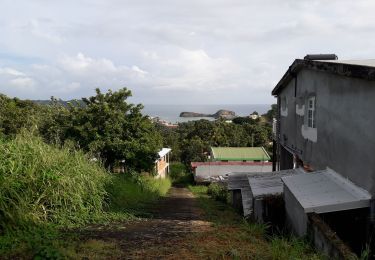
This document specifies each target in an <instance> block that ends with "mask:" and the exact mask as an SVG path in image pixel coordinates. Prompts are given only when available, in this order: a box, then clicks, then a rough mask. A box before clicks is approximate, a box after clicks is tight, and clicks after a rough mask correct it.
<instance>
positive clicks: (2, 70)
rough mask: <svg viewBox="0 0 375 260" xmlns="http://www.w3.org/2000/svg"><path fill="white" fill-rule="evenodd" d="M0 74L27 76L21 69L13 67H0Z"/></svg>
mask: <svg viewBox="0 0 375 260" xmlns="http://www.w3.org/2000/svg"><path fill="white" fill-rule="evenodd" d="M0 75H8V76H25V74H24V73H23V72H21V71H18V70H16V69H13V68H0Z"/></svg>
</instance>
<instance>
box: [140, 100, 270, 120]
mask: <svg viewBox="0 0 375 260" xmlns="http://www.w3.org/2000/svg"><path fill="white" fill-rule="evenodd" d="M270 108H271V105H270V104H240V105H144V109H143V113H144V114H146V115H149V116H151V117H159V118H160V119H163V120H165V121H167V122H171V123H177V122H187V121H192V120H199V119H202V118H200V117H179V115H180V113H181V112H196V113H205V114H214V113H216V112H217V111H218V110H220V109H225V110H230V111H234V112H235V113H236V115H237V116H248V115H250V114H251V113H252V112H254V111H257V112H258V113H259V114H264V113H266V112H267V111H268V110H269V109H270ZM204 119H208V120H214V119H213V118H210V117H208V118H207V117H205V118H204Z"/></svg>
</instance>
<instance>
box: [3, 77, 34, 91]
mask: <svg viewBox="0 0 375 260" xmlns="http://www.w3.org/2000/svg"><path fill="white" fill-rule="evenodd" d="M9 84H10V86H13V87H16V88H18V89H20V90H30V88H32V89H33V87H34V86H35V81H34V80H33V79H32V78H28V77H23V78H14V79H11V80H9Z"/></svg>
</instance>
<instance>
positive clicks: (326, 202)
mask: <svg viewBox="0 0 375 260" xmlns="http://www.w3.org/2000/svg"><path fill="white" fill-rule="evenodd" d="M282 181H283V182H284V184H285V186H286V187H287V188H288V189H289V190H290V192H291V193H292V194H293V196H294V197H295V198H296V199H297V200H298V202H299V203H300V204H301V206H302V207H303V209H304V211H305V213H310V212H316V213H326V212H334V211H341V210H349V209H356V208H364V207H369V206H370V199H371V195H370V194H369V193H368V192H367V191H365V190H364V189H362V188H360V187H358V186H356V185H355V184H354V183H352V182H351V181H349V180H348V179H345V178H343V177H342V176H341V175H339V174H338V173H336V172H335V171H333V170H331V169H327V170H324V171H317V172H313V173H311V174H304V175H296V176H287V177H283V178H282Z"/></svg>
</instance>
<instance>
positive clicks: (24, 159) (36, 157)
mask: <svg viewBox="0 0 375 260" xmlns="http://www.w3.org/2000/svg"><path fill="white" fill-rule="evenodd" d="M109 181H110V179H109V175H108V174H107V173H106V171H105V170H104V169H103V168H102V167H101V166H100V165H99V164H97V163H95V162H90V161H89V158H88V157H87V156H86V155H85V154H83V153H82V152H80V151H76V150H74V149H73V148H71V147H63V148H62V149H58V148H57V147H53V146H50V145H47V144H45V143H44V142H43V141H42V140H41V139H40V138H38V137H34V136H31V135H27V134H23V135H19V136H17V137H16V138H15V139H13V140H8V141H4V140H0V228H2V229H9V228H10V229H12V228H17V227H19V226H22V225H23V224H30V223H34V224H37V223H42V222H45V221H47V222H49V223H55V224H64V225H66V224H72V223H82V222H85V221H88V220H89V219H90V218H91V217H93V216H95V215H97V214H99V213H101V212H102V211H103V208H104V206H105V199H106V197H107V193H106V191H105V186H106V185H107V183H108V182H109Z"/></svg>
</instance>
